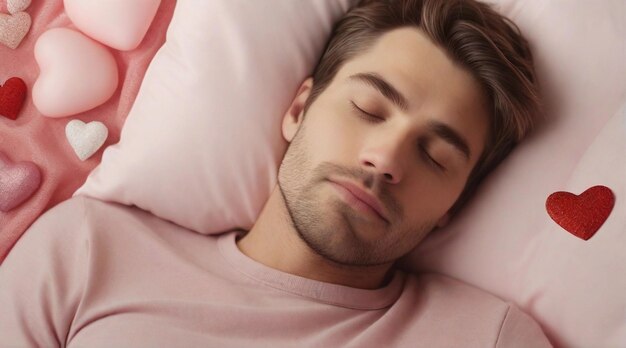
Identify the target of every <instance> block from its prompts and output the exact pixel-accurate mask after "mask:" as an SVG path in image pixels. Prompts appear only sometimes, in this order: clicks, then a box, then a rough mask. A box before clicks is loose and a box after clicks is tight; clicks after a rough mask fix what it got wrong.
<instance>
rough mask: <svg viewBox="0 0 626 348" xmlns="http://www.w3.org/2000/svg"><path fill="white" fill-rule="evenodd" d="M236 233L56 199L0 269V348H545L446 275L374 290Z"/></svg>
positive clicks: (523, 324) (514, 315)
mask: <svg viewBox="0 0 626 348" xmlns="http://www.w3.org/2000/svg"><path fill="white" fill-rule="evenodd" d="M241 234H243V232H242V231H228V232H226V233H224V234H220V235H214V236H204V235H201V234H198V233H194V232H192V231H189V230H187V229H185V228H182V227H180V226H177V225H175V224H172V223H169V222H167V221H164V220H162V219H159V218H157V217H155V216H154V215H152V214H149V213H147V212H145V211H143V210H140V209H137V208H136V207H128V206H124V205H121V204H114V203H106V202H102V201H99V200H95V199H90V198H86V197H74V198H72V199H70V200H68V201H65V202H63V203H61V204H59V205H58V206H56V207H55V208H54V209H51V210H50V211H49V212H47V213H46V214H45V215H43V216H42V217H41V219H39V220H38V221H37V222H35V223H34V224H33V226H32V228H31V229H29V230H28V232H26V234H24V237H22V238H21V239H20V240H19V241H18V243H17V244H16V245H15V248H14V249H13V251H11V253H10V254H9V256H8V257H7V258H6V261H5V263H4V265H2V267H0V284H2V286H0V308H2V315H1V316H0V332H2V333H3V334H2V335H0V346H2V347H26V346H28V347H52V346H67V347H104V346H106V347H261V346H262V347H429V348H430V347H468V348H469V347H476V348H479V347H481V348H482V347H501V348H515V347H519V348H526V347H532V348H544V347H550V343H549V342H548V340H547V339H546V337H545V335H544V334H543V333H542V332H541V329H540V327H539V325H537V323H536V322H535V321H533V320H532V318H531V317H530V316H528V315H527V314H526V313H524V312H523V311H521V310H520V309H519V308H518V307H517V306H515V305H514V304H512V303H509V302H506V301H503V300H501V299H499V298H497V297H495V296H493V295H491V294H489V293H486V292H484V291H481V290H479V289H477V288H474V287H471V286H468V285H467V284H463V283H462V282H459V281H457V280H455V279H452V278H449V277H445V276H442V275H438V274H420V275H417V276H415V275H407V274H405V273H404V272H402V271H396V272H395V274H394V276H393V278H392V279H391V281H390V282H389V283H388V284H387V285H386V286H384V287H382V288H379V289H374V290H368V289H357V288H352V287H348V286H344V285H339V284H332V283H326V282H321V281H317V280H313V279H307V278H303V277H300V276H297V275H293V274H289V273H285V272H281V271H278V270H275V269H273V268H270V267H268V266H266V265H264V264H262V263H259V262H257V261H255V260H254V259H251V258H249V257H248V256H246V255H245V254H243V253H242V252H241V251H240V250H239V248H238V247H237V245H236V244H235V238H236V237H237V236H238V235H241Z"/></svg>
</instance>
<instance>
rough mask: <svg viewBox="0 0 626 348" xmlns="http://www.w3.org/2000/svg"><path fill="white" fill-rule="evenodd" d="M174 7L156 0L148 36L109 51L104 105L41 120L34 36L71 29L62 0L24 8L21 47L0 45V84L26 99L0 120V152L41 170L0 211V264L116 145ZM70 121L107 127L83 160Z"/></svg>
mask: <svg viewBox="0 0 626 348" xmlns="http://www.w3.org/2000/svg"><path fill="white" fill-rule="evenodd" d="M175 4H176V1H175V0H162V1H161V4H160V6H159V9H158V11H157V13H156V15H155V18H154V20H153V21H152V24H151V26H150V28H149V30H148V32H147V33H146V35H145V37H144V39H143V41H142V42H141V44H140V45H139V46H138V47H137V48H136V49H134V50H130V51H118V50H115V49H111V48H109V51H110V52H111V53H112V54H113V56H114V58H115V60H116V63H117V66H118V70H119V84H118V86H117V89H116V91H115V93H114V94H113V96H112V97H111V98H110V99H109V100H107V101H106V102H105V103H104V104H101V105H100V106H98V107H96V108H94V109H92V110H89V111H86V112H83V113H80V114H76V115H72V116H69V117H64V118H48V117H45V116H42V115H41V114H40V113H39V112H38V111H37V109H36V108H35V106H34V105H33V102H32V98H31V91H32V87H33V85H34V83H35V81H36V79H37V77H38V75H39V68H38V66H37V63H36V61H35V58H34V53H33V50H34V46H35V42H36V41H37V38H38V37H39V36H40V35H41V34H42V33H44V32H45V31H47V30H48V29H51V28H56V27H66V28H70V29H76V27H75V26H74V25H73V24H72V22H71V21H70V19H69V18H68V16H67V15H66V13H65V11H64V7H63V1H62V0H46V1H43V0H33V1H32V3H31V5H30V6H29V7H28V8H27V9H26V10H25V12H26V13H28V14H29V15H30V17H31V21H32V24H31V27H30V30H29V32H28V33H27V34H26V36H25V37H24V39H23V41H22V42H21V44H20V45H19V46H18V47H17V48H15V49H11V48H9V47H7V46H4V45H1V44H0V85H3V84H4V83H5V81H6V80H8V79H9V78H11V77H19V78H21V79H22V80H23V81H24V82H25V83H26V86H27V95H26V100H25V103H24V106H23V108H22V109H21V111H20V113H19V115H18V117H17V119H16V120H11V119H9V118H6V117H0V152H2V153H4V154H5V155H6V156H7V157H8V158H9V159H10V160H11V161H12V162H20V161H30V162H33V163H35V164H36V165H37V166H38V167H39V169H40V171H41V185H40V187H39V188H38V190H37V191H36V192H35V193H34V194H33V195H32V196H31V197H30V198H29V199H28V200H27V201H25V202H24V203H22V204H21V205H20V206H17V207H16V208H14V209H12V210H10V211H8V212H2V211H0V263H1V262H2V261H3V260H4V258H5V257H6V255H7V254H8V252H9V251H10V249H11V248H12V246H13V245H14V244H15V242H16V241H17V240H18V239H19V237H20V236H21V235H22V234H23V233H24V231H25V230H26V229H27V228H28V227H29V226H30V225H31V223H32V222H33V221H35V220H36V219H37V217H39V216H40V215H41V214H43V213H44V212H45V211H47V210H48V209H50V208H51V207H53V206H55V205H57V204H58V203H59V202H61V201H64V200H66V199H68V198H69V197H70V196H71V195H72V193H73V192H74V191H76V189H77V188H78V187H80V186H81V185H82V184H83V182H84V181H85V179H86V178H87V175H88V174H89V173H90V172H91V170H92V169H93V168H95V167H96V166H97V165H98V164H99V163H100V161H101V158H102V153H103V150H104V149H105V148H106V147H107V146H108V145H111V144H114V143H117V142H118V141H119V135H120V130H121V128H122V126H123V124H124V121H125V119H126V116H127V115H128V113H129V111H130V109H131V107H132V105H133V102H134V100H135V97H136V96H137V92H138V90H139V87H140V85H141V82H142V80H143V77H144V74H145V72H146V70H147V68H148V65H149V63H150V61H151V60H152V58H153V57H154V55H155V53H156V52H157V50H158V49H159V48H160V47H161V46H162V45H163V43H164V42H165V36H166V30H167V27H168V25H169V22H170V20H171V18H172V15H173V12H174V7H175ZM0 13H4V14H6V13H8V10H7V5H6V2H5V1H1V2H0ZM71 97H72V96H68V98H71ZM74 119H79V120H81V121H83V122H91V121H94V120H97V121H100V122H102V123H104V124H105V125H106V127H107V128H108V138H107V140H106V141H105V143H104V145H103V146H102V147H101V148H100V149H99V150H98V151H97V152H96V153H95V154H94V155H93V156H91V157H90V158H89V159H87V160H85V161H81V160H80V159H79V158H78V157H77V155H76V154H75V153H74V151H73V149H72V148H71V146H70V144H69V143H68V140H67V139H66V136H65V127H66V125H67V123H68V122H69V121H71V120H74Z"/></svg>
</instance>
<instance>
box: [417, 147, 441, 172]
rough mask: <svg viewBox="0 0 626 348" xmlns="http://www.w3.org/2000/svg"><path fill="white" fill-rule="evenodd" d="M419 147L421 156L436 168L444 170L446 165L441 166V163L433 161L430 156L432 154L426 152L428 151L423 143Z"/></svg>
mask: <svg viewBox="0 0 626 348" xmlns="http://www.w3.org/2000/svg"><path fill="white" fill-rule="evenodd" d="M419 147H420V152H421V153H422V156H423V157H424V158H425V160H426V161H427V162H428V163H429V164H430V165H432V166H433V167H434V168H435V169H437V170H441V171H446V167H444V166H442V165H441V164H439V162H437V161H435V160H434V159H433V158H432V156H431V155H430V154H429V153H428V151H426V149H425V148H424V146H423V145H420V146H419Z"/></svg>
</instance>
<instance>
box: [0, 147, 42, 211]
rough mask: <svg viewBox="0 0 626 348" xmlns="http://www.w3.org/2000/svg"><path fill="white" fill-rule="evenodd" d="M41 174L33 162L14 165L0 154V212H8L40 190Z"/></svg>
mask: <svg viewBox="0 0 626 348" xmlns="http://www.w3.org/2000/svg"><path fill="white" fill-rule="evenodd" d="M40 183H41V173H40V171H39V168H38V167H37V165H35V164H34V163H32V162H18V163H12V162H11V161H10V160H9V159H8V157H6V156H5V155H4V154H3V153H1V152H0V211H3V212H5V213H6V212H8V211H10V210H11V209H13V208H15V207H17V206H18V205H20V204H22V203H23V202H24V201H26V200H27V199H28V198H30V197H31V196H32V195H33V193H35V191H37V189H38V188H39V184H40Z"/></svg>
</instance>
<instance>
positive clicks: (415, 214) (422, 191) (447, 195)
mask: <svg viewBox="0 0 626 348" xmlns="http://www.w3.org/2000/svg"><path fill="white" fill-rule="evenodd" d="M462 189H463V185H462V184H460V183H457V182H456V181H454V182H453V181H443V180H440V181H432V180H427V179H425V178H423V177H422V178H421V179H420V178H419V175H416V176H415V177H414V179H413V180H411V182H410V183H407V185H406V186H403V187H399V188H397V189H396V192H395V193H396V194H397V196H396V197H402V198H401V200H402V202H403V203H404V208H405V212H406V216H405V218H406V219H408V220H414V221H424V220H432V219H438V218H440V217H441V216H443V215H444V214H445V213H446V212H447V211H448V209H450V207H452V205H453V204H454V202H455V201H456V199H457V197H458V195H459V194H460V193H461V191H462Z"/></svg>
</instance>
